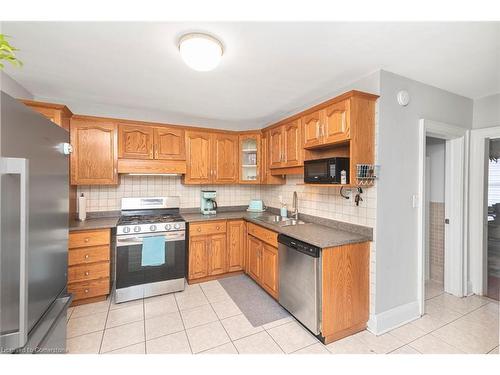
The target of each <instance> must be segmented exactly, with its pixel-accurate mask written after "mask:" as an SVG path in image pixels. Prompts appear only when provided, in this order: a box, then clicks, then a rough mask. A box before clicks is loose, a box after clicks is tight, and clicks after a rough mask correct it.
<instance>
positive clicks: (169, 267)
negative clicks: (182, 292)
mask: <svg viewBox="0 0 500 375" xmlns="http://www.w3.org/2000/svg"><path fill="white" fill-rule="evenodd" d="M153 236H161V237H163V238H164V239H165V263H164V264H162V265H159V266H144V267H143V266H141V259H142V242H143V239H144V238H145V237H153ZM186 253H187V252H186V241H185V232H184V231H182V232H167V233H161V234H159V233H158V234H153V233H147V234H135V235H134V234H132V235H125V236H117V238H116V266H115V267H116V268H115V270H116V271H115V272H116V274H115V282H116V289H122V288H127V287H130V286H134V285H142V284H150V283H155V282H159V281H166V280H172V279H180V278H184V277H186Z"/></svg>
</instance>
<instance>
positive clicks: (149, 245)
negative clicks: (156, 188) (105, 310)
mask: <svg viewBox="0 0 500 375" xmlns="http://www.w3.org/2000/svg"><path fill="white" fill-rule="evenodd" d="M179 205H180V198H179V197H159V198H123V199H122V211H121V213H122V216H121V217H120V219H119V221H118V225H117V235H116V246H115V253H114V259H115V262H114V263H115V265H114V267H113V269H114V280H115V281H114V285H113V293H114V299H115V302H116V303H121V302H126V301H131V300H134V299H140V298H145V297H151V296H156V295H160V294H165V293H172V292H179V291H181V290H184V287H185V282H186V269H187V267H186V264H187V247H186V223H185V222H184V219H183V218H182V217H181V216H180V214H179ZM162 243H164V246H163V247H161V244H162Z"/></svg>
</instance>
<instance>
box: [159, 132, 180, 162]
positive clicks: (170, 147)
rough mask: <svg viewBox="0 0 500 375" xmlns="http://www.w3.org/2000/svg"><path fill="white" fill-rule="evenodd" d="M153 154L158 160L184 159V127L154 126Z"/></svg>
mask: <svg viewBox="0 0 500 375" xmlns="http://www.w3.org/2000/svg"><path fill="white" fill-rule="evenodd" d="M154 156H155V159H160V160H186V142H185V141H184V129H180V128H173V127H172V128H169V127H166V126H165V127H163V126H162V127H155V128H154Z"/></svg>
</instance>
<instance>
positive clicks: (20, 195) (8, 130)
mask: <svg viewBox="0 0 500 375" xmlns="http://www.w3.org/2000/svg"><path fill="white" fill-rule="evenodd" d="M0 112H1V123H0V137H1V138H0V156H1V159H0V171H1V181H0V193H1V198H0V211H1V218H0V228H1V231H0V246H1V247H0V282H1V284H0V352H3V353H40V352H41V353H59V352H64V351H65V348H66V312H67V308H68V306H69V303H70V302H71V301H70V300H71V298H70V296H68V295H67V294H66V279H67V274H66V273H67V262H68V260H67V254H68V250H67V249H68V170H69V157H68V155H67V153H68V143H67V142H69V133H68V132H67V131H66V130H64V129H63V128H61V127H59V126H57V125H56V124H54V123H52V122H51V121H49V120H48V119H46V118H44V117H43V116H41V115H40V114H38V113H35V112H34V111H32V110H31V109H29V108H28V107H26V106H25V105H24V104H22V103H21V102H19V101H18V100H16V99H14V98H12V97H10V96H9V95H7V94H6V93H4V92H1V103H0Z"/></svg>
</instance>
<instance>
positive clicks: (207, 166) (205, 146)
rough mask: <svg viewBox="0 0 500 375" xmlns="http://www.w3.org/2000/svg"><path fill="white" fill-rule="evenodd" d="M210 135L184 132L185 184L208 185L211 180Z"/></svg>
mask: <svg viewBox="0 0 500 375" xmlns="http://www.w3.org/2000/svg"><path fill="white" fill-rule="evenodd" d="M210 156H211V134H210V133H205V132H192V131H187V132H186V161H187V163H186V164H187V165H186V175H185V177H184V182H185V183H188V184H189V183H192V184H208V183H210V182H211V181H212V178H211V171H212V165H211V158H210Z"/></svg>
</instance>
